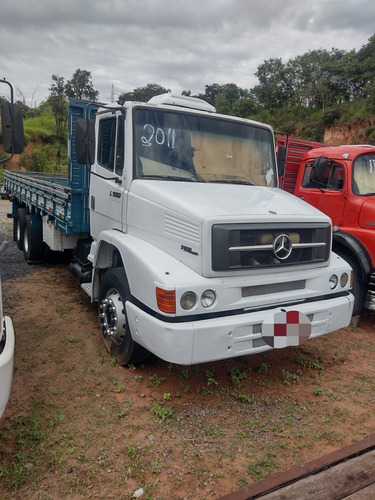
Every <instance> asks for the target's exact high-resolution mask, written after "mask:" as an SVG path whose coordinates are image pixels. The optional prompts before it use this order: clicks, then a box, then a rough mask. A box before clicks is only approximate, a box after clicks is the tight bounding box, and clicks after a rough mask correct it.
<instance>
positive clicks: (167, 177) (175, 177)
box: [141, 175, 197, 182]
mask: <svg viewBox="0 0 375 500" xmlns="http://www.w3.org/2000/svg"><path fill="white" fill-rule="evenodd" d="M141 179H163V180H167V181H186V182H197V179H195V178H193V177H180V176H178V175H144V176H143V177H141Z"/></svg>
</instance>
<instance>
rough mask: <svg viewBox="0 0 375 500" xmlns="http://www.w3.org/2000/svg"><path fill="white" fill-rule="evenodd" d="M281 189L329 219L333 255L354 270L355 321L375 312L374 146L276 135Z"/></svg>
mask: <svg viewBox="0 0 375 500" xmlns="http://www.w3.org/2000/svg"><path fill="white" fill-rule="evenodd" d="M276 151H277V155H278V164H279V180H280V187H281V188H282V189H284V190H285V191H289V192H291V193H293V194H294V195H296V196H298V197H299V198H302V199H303V200H305V201H306V202H308V203H310V204H311V205H313V206H314V207H316V208H318V209H319V210H321V211H322V212H324V213H325V214H327V215H328V216H329V217H330V218H331V219H332V228H333V235H332V249H333V251H334V252H335V253H337V254H338V255H340V256H341V257H342V258H344V259H345V260H346V261H347V262H348V263H349V264H350V265H351V267H352V268H353V271H354V272H353V289H352V293H353V295H354V297H355V303H354V310H353V315H358V314H360V313H361V311H362V310H363V309H364V308H365V309H370V310H375V146H369V145H357V146H354V145H352V146H327V145H325V144H322V143H317V142H312V141H304V140H302V139H295V138H292V137H287V136H286V135H281V134H279V135H278V136H277V138H276Z"/></svg>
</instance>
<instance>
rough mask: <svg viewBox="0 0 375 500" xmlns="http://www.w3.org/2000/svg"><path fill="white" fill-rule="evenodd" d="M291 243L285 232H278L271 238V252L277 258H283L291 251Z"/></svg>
mask: <svg viewBox="0 0 375 500" xmlns="http://www.w3.org/2000/svg"><path fill="white" fill-rule="evenodd" d="M292 249H293V245H292V242H291V240H290V238H289V236H288V235H287V234H279V235H278V236H276V238H275V239H274V240H273V253H274V255H275V257H276V258H277V259H279V260H285V259H287V258H288V257H289V255H290V254H291V253H292Z"/></svg>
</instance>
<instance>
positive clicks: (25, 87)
mask: <svg viewBox="0 0 375 500" xmlns="http://www.w3.org/2000/svg"><path fill="white" fill-rule="evenodd" d="M374 33H375V2H374V0H312V1H308V2H306V1H301V0H284V1H283V2H280V1H276V0H11V1H4V2H2V5H1V6H0V79H3V78H6V79H7V80H8V81H9V82H11V83H12V85H13V86H14V89H15V97H16V99H18V98H22V99H24V100H25V102H26V104H27V105H28V106H35V105H39V104H40V103H41V102H43V101H44V100H45V99H46V98H47V97H48V95H49V93H50V91H49V87H50V86H51V83H52V75H58V76H61V77H63V78H64V79H65V81H66V80H70V79H71V78H72V76H73V74H74V72H75V71H76V70H77V69H81V70H86V71H90V73H91V77H92V78H91V81H92V83H93V86H94V89H95V90H98V91H99V99H100V100H101V101H110V100H111V97H112V96H114V97H115V99H116V96H117V95H118V94H120V93H121V92H130V91H132V90H134V89H135V88H138V87H144V86H146V85H147V84H148V83H156V84H159V85H161V86H163V87H165V88H167V89H169V90H171V92H172V93H175V94H180V93H181V92H182V91H183V90H190V91H191V93H192V95H194V94H197V93H204V91H205V85H211V84H213V83H218V84H220V85H223V84H225V83H235V84H237V85H238V86H239V87H241V88H245V89H251V88H252V87H254V86H255V85H256V84H257V83H258V80H257V78H256V76H255V73H256V71H257V68H258V66H259V65H260V64H262V63H263V62H264V61H267V60H269V59H271V58H281V59H282V61H283V63H286V62H287V61H288V60H290V59H293V58H294V57H296V56H298V55H303V54H304V53H306V52H308V51H310V50H317V49H326V50H331V49H332V48H336V49H339V50H344V51H347V52H348V51H350V50H353V49H354V50H356V51H358V50H359V49H360V48H361V47H362V46H363V45H366V44H367V42H368V39H369V38H370V37H371V36H372V35H373V34H374ZM7 92H8V86H7V85H0V95H8V94H7Z"/></svg>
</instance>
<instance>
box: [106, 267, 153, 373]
mask: <svg viewBox="0 0 375 500" xmlns="http://www.w3.org/2000/svg"><path fill="white" fill-rule="evenodd" d="M128 300H130V291H129V285H128V282H127V278H126V274H125V271H124V269H123V268H122V267H115V268H112V269H109V270H108V271H107V272H106V273H105V274H104V277H103V280H102V282H101V285H100V290H99V303H98V308H99V310H98V312H99V322H100V328H101V330H102V335H103V340H104V344H105V346H106V348H107V350H108V352H109V354H110V355H111V356H112V357H113V358H115V359H116V361H117V362H118V364H119V365H121V366H125V365H127V364H129V363H131V364H137V363H141V362H142V361H144V360H145V359H146V358H147V357H148V356H149V354H150V353H149V351H147V350H146V349H145V348H144V347H142V346H141V345H140V344H138V343H137V342H134V340H133V338H132V336H131V333H130V329H129V323H128V318H127V316H126V308H125V303H126V302H127V301H128Z"/></svg>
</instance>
